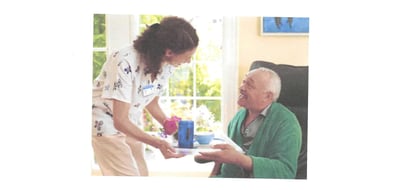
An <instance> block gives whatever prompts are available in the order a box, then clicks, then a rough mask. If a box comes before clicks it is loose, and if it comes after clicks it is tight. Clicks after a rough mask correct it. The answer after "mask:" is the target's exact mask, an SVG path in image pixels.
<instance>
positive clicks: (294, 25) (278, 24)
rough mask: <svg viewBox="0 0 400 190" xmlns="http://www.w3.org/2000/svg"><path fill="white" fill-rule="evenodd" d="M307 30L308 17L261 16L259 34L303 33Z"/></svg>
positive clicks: (306, 32)
mask: <svg viewBox="0 0 400 190" xmlns="http://www.w3.org/2000/svg"><path fill="white" fill-rule="evenodd" d="M308 32H309V18H308V17H262V18H261V34H262V35H269V34H290V35H293V34H294V35H305V34H308Z"/></svg>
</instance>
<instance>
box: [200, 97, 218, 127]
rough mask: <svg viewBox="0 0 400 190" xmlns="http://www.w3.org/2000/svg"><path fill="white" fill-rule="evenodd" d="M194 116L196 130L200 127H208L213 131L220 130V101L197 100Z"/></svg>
mask: <svg viewBox="0 0 400 190" xmlns="http://www.w3.org/2000/svg"><path fill="white" fill-rule="evenodd" d="M195 114H196V116H195V119H196V125H197V129H198V127H200V126H205V127H208V128H210V129H211V130H213V131H216V130H219V129H221V101H220V100H198V101H197V108H196V113H195ZM198 131H199V130H198ZM203 131H206V129H203Z"/></svg>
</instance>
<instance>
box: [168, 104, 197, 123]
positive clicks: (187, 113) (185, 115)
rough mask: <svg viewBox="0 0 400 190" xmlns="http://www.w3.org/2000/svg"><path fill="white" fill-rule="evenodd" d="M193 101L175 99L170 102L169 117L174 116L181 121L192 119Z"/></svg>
mask: <svg viewBox="0 0 400 190" xmlns="http://www.w3.org/2000/svg"><path fill="white" fill-rule="evenodd" d="M192 108H193V100H191V99H175V100H171V106H170V109H171V115H176V116H178V117H180V118H182V119H184V120H185V119H188V120H192V119H193V113H192Z"/></svg>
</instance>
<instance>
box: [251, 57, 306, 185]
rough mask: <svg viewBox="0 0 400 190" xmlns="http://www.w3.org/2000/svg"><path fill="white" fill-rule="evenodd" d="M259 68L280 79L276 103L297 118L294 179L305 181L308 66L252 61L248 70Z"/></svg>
mask: <svg viewBox="0 0 400 190" xmlns="http://www.w3.org/2000/svg"><path fill="white" fill-rule="evenodd" d="M259 67H266V68H269V69H271V70H273V71H275V72H276V73H277V74H278V75H279V76H280V78H281V83H282V89H281V93H280V96H279V98H278V102H280V103H281V104H283V105H285V106H286V107H287V108H289V109H290V110H291V111H292V112H293V113H294V114H295V115H296V116H297V119H298V120H299V123H300V125H301V130H302V146H301V152H300V155H299V158H298V168H297V174H296V179H307V121H308V66H293V65H285V64H274V63H272V62H267V61H254V62H253V63H252V65H251V67H250V70H253V69H255V68H259Z"/></svg>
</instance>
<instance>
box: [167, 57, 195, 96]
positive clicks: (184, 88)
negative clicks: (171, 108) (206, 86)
mask: <svg viewBox="0 0 400 190" xmlns="http://www.w3.org/2000/svg"><path fill="white" fill-rule="evenodd" d="M169 95H170V96H193V71H192V65H191V64H184V65H181V66H179V67H178V68H176V70H175V72H174V74H173V75H172V76H171V78H170V79H169Z"/></svg>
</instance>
